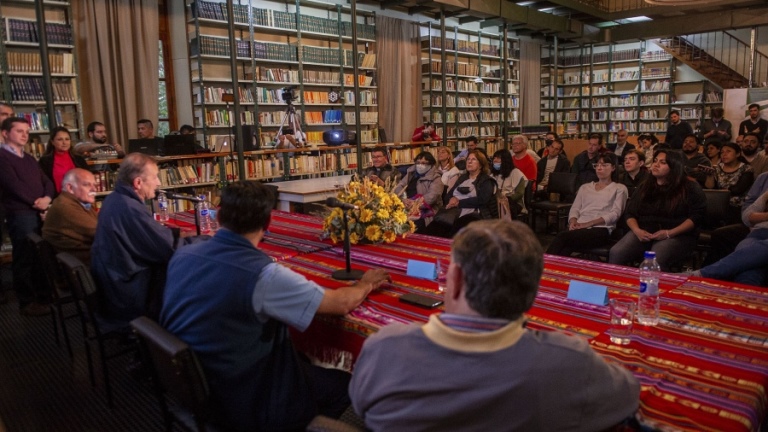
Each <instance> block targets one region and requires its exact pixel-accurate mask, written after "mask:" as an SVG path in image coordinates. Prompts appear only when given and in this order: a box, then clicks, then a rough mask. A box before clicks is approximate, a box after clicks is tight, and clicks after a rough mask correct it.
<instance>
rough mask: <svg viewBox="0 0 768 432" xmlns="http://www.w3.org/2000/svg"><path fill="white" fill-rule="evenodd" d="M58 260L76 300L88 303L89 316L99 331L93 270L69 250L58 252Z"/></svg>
mask: <svg viewBox="0 0 768 432" xmlns="http://www.w3.org/2000/svg"><path fill="white" fill-rule="evenodd" d="M56 260H58V262H59V263H60V264H61V270H62V272H63V273H64V276H65V280H66V281H67V285H68V286H69V290H70V292H71V293H72V296H73V297H74V298H75V300H78V301H80V302H83V303H84V304H85V305H86V309H87V311H88V317H89V319H90V320H91V323H94V328H95V329H96V331H97V332H98V331H99V329H98V326H97V325H95V323H96V322H97V321H96V311H97V310H98V299H97V298H96V296H97V294H98V293H97V289H96V283H95V282H94V281H93V277H92V276H91V271H90V270H89V269H88V267H86V265H85V264H83V262H82V261H80V260H79V259H77V258H75V257H74V256H72V255H71V254H69V253H67V252H59V253H58V254H56Z"/></svg>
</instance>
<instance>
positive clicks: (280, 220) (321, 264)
mask: <svg viewBox="0 0 768 432" xmlns="http://www.w3.org/2000/svg"><path fill="white" fill-rule="evenodd" d="M269 231H270V232H269V234H267V236H265V239H267V241H265V242H263V243H262V246H261V247H262V248H263V249H265V250H266V251H267V253H269V254H270V255H272V256H273V257H275V256H279V257H280V258H279V259H280V260H281V263H282V264H283V265H285V266H287V267H289V268H291V269H293V270H295V271H297V272H299V273H301V274H303V275H305V276H306V277H307V278H309V279H311V280H314V281H316V282H318V283H319V284H321V285H323V286H325V287H327V288H330V289H333V288H338V287H340V286H345V285H348V282H344V281H337V280H334V279H332V278H331V277H330V273H331V272H332V271H334V270H338V269H341V268H344V266H345V260H344V254H343V250H342V248H341V246H340V245H333V244H331V243H330V242H329V241H327V240H320V239H319V234H320V232H321V231H322V221H321V220H320V219H319V218H314V217H312V216H305V215H295V214H290V213H284V212H274V213H273V217H272V224H271V225H270V229H269ZM449 252H450V241H449V240H445V239H440V238H434V237H428V236H421V235H411V236H408V237H407V238H405V239H401V238H398V239H397V241H396V242H394V243H391V244H378V245H355V246H353V248H352V263H353V267H354V268H358V269H362V270H367V269H370V268H375V267H383V268H385V269H387V270H388V271H389V272H390V274H391V275H392V282H391V283H387V284H385V285H384V286H383V287H382V288H380V289H378V290H376V291H374V292H372V293H371V294H370V295H369V296H368V298H367V299H366V300H365V301H364V302H363V303H362V304H361V305H360V306H359V307H358V308H356V309H355V310H354V311H352V312H351V313H349V314H348V315H346V316H344V317H330V316H317V317H315V319H314V321H313V323H312V325H311V326H310V327H309V328H308V329H307V330H306V331H305V332H303V333H299V332H293V337H294V341H295V342H296V344H297V346H298V347H299V349H301V350H302V351H303V352H305V353H306V354H308V355H309V356H310V357H312V358H313V359H315V360H316V361H318V362H320V363H324V364H326V365H331V366H334V367H337V368H341V369H344V370H347V371H352V370H353V368H354V362H355V359H356V358H357V356H358V354H359V352H360V349H361V348H362V345H363V342H365V339H366V337H368V336H369V335H371V334H373V333H375V332H376V331H378V330H379V329H380V328H381V327H383V326H385V325H388V324H392V323H412V322H426V320H427V319H428V317H429V315H430V314H432V313H438V312H440V311H441V309H435V310H425V309H421V308H419V307H416V306H411V305H408V304H405V303H401V302H400V301H399V300H398V298H399V296H400V295H401V294H404V293H419V294H422V295H427V296H431V297H434V298H441V296H442V294H441V293H440V292H439V291H438V288H437V284H436V283H435V282H434V281H429V280H424V279H419V278H415V277H411V276H408V275H407V274H406V268H407V262H408V260H409V259H417V260H422V261H434V260H436V259H437V258H447V257H448V256H449ZM638 276H639V275H638V270H637V269H632V268H627V267H620V266H615V265H611V264H603V263H597V262H592V261H583V260H579V259H575V258H563V257H555V256H548V255H545V268H544V274H543V276H542V278H541V282H540V285H539V292H538V295H537V297H536V301H535V303H534V306H533V308H532V309H531V310H530V311H529V312H528V313H527V314H526V317H527V324H526V325H527V327H528V328H529V329H533V330H544V331H548V330H558V331H564V332H566V333H570V334H572V335H574V336H575V337H583V338H585V339H587V340H588V341H589V343H590V345H591V346H592V348H593V349H594V350H595V351H596V352H597V353H599V354H600V355H602V356H603V357H604V358H605V359H606V360H607V361H612V362H618V363H620V364H622V365H623V366H624V367H626V368H627V369H629V370H630V371H632V373H633V374H634V375H635V376H636V377H637V378H638V380H639V381H640V383H641V393H640V409H639V410H638V412H637V418H638V419H639V420H640V421H641V423H642V424H643V425H645V426H649V427H652V428H658V429H661V430H685V431H755V430H758V429H759V427H760V425H761V424H762V423H764V422H765V421H766V417H767V413H766V405H767V404H768V396H766V386H768V291H766V290H761V289H759V288H755V287H748V286H740V285H737V284H726V283H722V282H718V281H712V280H707V279H701V278H688V277H686V276H681V275H672V274H664V275H663V276H662V278H661V282H660V292H661V322H660V324H659V325H658V326H654V327H650V326H640V325H637V326H635V329H634V332H633V336H632V342H631V343H630V344H629V345H625V346H620V345H615V344H613V343H612V342H611V341H610V338H609V336H608V333H607V331H608V329H609V328H610V313H609V310H608V307H606V306H595V305H590V304H585V303H580V302H576V301H572V300H568V299H567V298H566V294H567V290H568V284H569V282H570V281H571V280H582V281H586V282H592V283H597V284H602V285H606V286H607V287H608V292H609V296H610V297H611V298H627V299H633V300H636V299H637V284H638Z"/></svg>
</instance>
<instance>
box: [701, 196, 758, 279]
mask: <svg viewBox="0 0 768 432" xmlns="http://www.w3.org/2000/svg"><path fill="white" fill-rule="evenodd" d="M742 217H743V221H744V224H746V225H747V226H748V227H749V228H751V229H752V231H751V232H750V233H749V235H747V238H746V239H744V240H742V241H741V242H740V243H739V245H738V246H736V250H735V251H734V252H733V253H731V254H730V255H728V256H726V257H724V258H723V259H721V260H719V261H717V262H715V263H714V264H710V265H708V266H706V267H703V268H702V269H701V270H698V271H695V272H694V275H695V276H704V277H708V278H713V279H720V280H725V281H734V282H738V283H743V284H746V285H755V286H767V285H766V284H768V191H766V192H764V193H763V194H762V195H760V197H758V198H757V200H756V201H755V202H754V203H752V205H750V206H749V207H747V208H746V209H745V210H744V213H743V215H742Z"/></svg>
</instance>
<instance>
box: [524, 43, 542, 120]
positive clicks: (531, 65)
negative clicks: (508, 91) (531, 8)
mask: <svg viewBox="0 0 768 432" xmlns="http://www.w3.org/2000/svg"><path fill="white" fill-rule="evenodd" d="M540 77H541V44H540V43H539V42H537V41H533V40H523V39H521V40H520V124H521V125H537V124H540V123H541V116H540V111H541V81H540V79H539V78H540Z"/></svg>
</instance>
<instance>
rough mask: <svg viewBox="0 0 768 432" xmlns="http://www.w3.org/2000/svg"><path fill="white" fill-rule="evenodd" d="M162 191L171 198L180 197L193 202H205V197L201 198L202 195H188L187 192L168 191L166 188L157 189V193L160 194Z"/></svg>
mask: <svg viewBox="0 0 768 432" xmlns="http://www.w3.org/2000/svg"><path fill="white" fill-rule="evenodd" d="M160 192H162V193H164V194H165V196H166V197H168V198H169V199H179V200H186V201H192V202H203V201H205V200H204V199H200V197H196V196H194V195H186V194H177V193H173V192H168V191H164V190H160V191H157V193H156V194H159V193H160Z"/></svg>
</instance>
